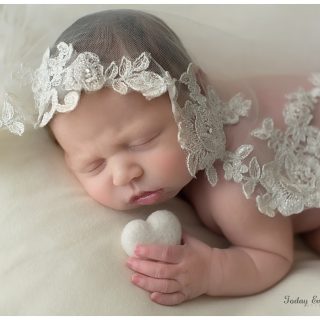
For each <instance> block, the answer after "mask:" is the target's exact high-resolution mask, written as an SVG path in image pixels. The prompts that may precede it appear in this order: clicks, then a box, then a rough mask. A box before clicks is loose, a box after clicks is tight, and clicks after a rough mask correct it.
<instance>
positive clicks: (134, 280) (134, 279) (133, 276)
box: [131, 274, 140, 283]
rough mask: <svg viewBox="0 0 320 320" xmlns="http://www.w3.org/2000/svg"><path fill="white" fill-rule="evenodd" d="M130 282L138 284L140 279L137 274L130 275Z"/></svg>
mask: <svg viewBox="0 0 320 320" xmlns="http://www.w3.org/2000/svg"><path fill="white" fill-rule="evenodd" d="M131 281H132V282H133V283H139V282H140V277H139V276H138V275H137V274H134V275H132V277H131Z"/></svg>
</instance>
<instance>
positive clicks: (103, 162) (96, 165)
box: [88, 160, 106, 173]
mask: <svg viewBox="0 0 320 320" xmlns="http://www.w3.org/2000/svg"><path fill="white" fill-rule="evenodd" d="M105 165H106V161H105V160H101V161H97V164H95V165H94V166H93V168H90V169H89V170H88V172H89V173H93V172H95V171H96V170H97V169H99V168H100V169H101V167H102V166H103V167H105Z"/></svg>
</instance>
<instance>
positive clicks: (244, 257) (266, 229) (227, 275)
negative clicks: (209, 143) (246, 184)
mask: <svg viewBox="0 0 320 320" xmlns="http://www.w3.org/2000/svg"><path fill="white" fill-rule="evenodd" d="M222 184H224V185H223V186H222V187H220V188H219V189H217V190H216V192H215V194H214V196H213V195H211V196H210V193H211V192H209V195H208V196H207V201H209V202H210V208H211V210H212V214H213V216H214V219H215V221H216V222H217V223H218V225H219V227H220V228H221V230H222V232H223V234H224V235H225V236H226V237H227V238H228V240H229V241H230V242H231V244H232V245H231V246H230V247H229V248H228V249H218V248H213V249H212V250H213V251H212V261H211V262H212V268H211V274H210V279H208V281H209V285H208V292H207V294H209V295H214V296H237V295H249V294H254V293H257V292H260V291H263V290H265V289H267V288H268V287H270V286H272V285H274V284H275V283H276V282H278V281H279V280H280V279H282V278H283V277H284V276H285V275H286V273H287V272H288V271H289V269H290V267H291V265H292V260H293V232H292V226H291V221H290V219H288V218H285V217H282V216H279V215H278V216H276V217H275V218H269V217H266V216H264V215H262V214H261V213H259V212H258V210H257V208H256V204H255V202H254V199H253V200H247V199H245V198H244V196H243V194H242V192H241V189H240V188H241V187H240V186H239V185H237V184H235V183H234V184H232V183H223V182H222Z"/></svg>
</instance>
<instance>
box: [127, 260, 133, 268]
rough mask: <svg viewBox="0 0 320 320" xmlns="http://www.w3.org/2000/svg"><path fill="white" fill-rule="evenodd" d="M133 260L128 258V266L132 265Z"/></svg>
mask: <svg viewBox="0 0 320 320" xmlns="http://www.w3.org/2000/svg"><path fill="white" fill-rule="evenodd" d="M132 264H133V263H132V260H131V259H130V258H129V259H128V260H127V263H126V265H127V266H128V267H132Z"/></svg>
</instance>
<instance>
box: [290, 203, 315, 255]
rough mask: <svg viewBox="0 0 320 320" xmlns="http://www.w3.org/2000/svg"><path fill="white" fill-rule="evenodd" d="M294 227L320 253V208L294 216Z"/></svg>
mask: <svg viewBox="0 0 320 320" xmlns="http://www.w3.org/2000/svg"><path fill="white" fill-rule="evenodd" d="M292 222H293V229H294V232H295V233H299V234H300V235H301V237H302V238H303V240H304V241H305V242H306V243H307V244H308V245H309V246H310V247H311V249H313V250H314V251H316V252H317V253H318V254H320V209H319V208H315V209H309V210H306V211H305V212H303V213H302V214H298V215H296V216H293V217H292Z"/></svg>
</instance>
